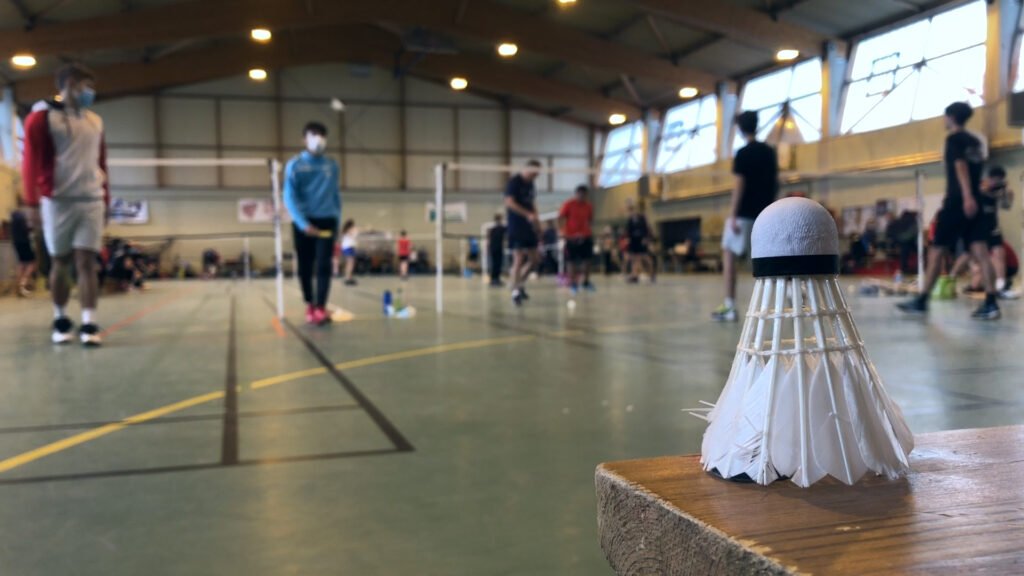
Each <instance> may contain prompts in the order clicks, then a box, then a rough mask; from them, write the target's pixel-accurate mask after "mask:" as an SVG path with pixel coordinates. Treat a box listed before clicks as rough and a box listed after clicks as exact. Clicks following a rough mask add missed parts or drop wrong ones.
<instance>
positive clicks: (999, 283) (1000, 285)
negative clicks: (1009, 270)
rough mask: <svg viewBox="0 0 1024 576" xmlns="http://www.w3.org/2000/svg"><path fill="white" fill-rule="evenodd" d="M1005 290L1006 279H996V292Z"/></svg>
mask: <svg viewBox="0 0 1024 576" xmlns="http://www.w3.org/2000/svg"><path fill="white" fill-rule="evenodd" d="M1003 290H1006V278H996V292H1002V291H1003Z"/></svg>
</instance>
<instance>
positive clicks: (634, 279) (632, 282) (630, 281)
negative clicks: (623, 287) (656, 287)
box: [626, 276, 640, 284]
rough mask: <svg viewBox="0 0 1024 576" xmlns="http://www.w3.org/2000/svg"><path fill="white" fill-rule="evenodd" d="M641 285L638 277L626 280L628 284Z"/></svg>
mask: <svg viewBox="0 0 1024 576" xmlns="http://www.w3.org/2000/svg"><path fill="white" fill-rule="evenodd" d="M639 283H640V279H639V278H637V277H636V276H630V277H629V278H627V279H626V284H639Z"/></svg>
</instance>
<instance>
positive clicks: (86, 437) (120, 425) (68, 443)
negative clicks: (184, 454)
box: [0, 336, 536, 473]
mask: <svg viewBox="0 0 1024 576" xmlns="http://www.w3.org/2000/svg"><path fill="white" fill-rule="evenodd" d="M535 338H536V337H535V336H516V337H512V338H491V339H487V340H472V341H469V342H457V343H455V344H443V345H441V346H431V347H429V348H419V349H415V350H406V351H404V352H394V353H391V354H382V355H379V356H370V357H369V358H362V359H360V360H352V361H349V362H342V363H340V364H335V367H336V368H337V369H339V370H350V369H352V368H361V367H363V366H373V365H375V364H384V363H386V362H394V361H396V360H405V359H408V358H418V357H421V356H430V355H434V354H444V353H447V352H457V351H460V350H473V349H476V348H486V347H488V346H498V345H501V344H514V343H517V342H525V341H527V340H534V339H535ZM326 372H327V369H326V368H311V369H308V370H299V371H297V372H290V373H288V374H281V375H279V376H274V377H271V378H264V379H262V380H256V381H255V382H252V383H251V388H252V389H253V390H258V389H260V388H266V387H268V386H274V385H275V384H283V383H285V382H292V381H294V380H298V379H301V378H306V377H309V376H315V375H318V374H324V373H326ZM223 397H224V392H223V391H218V392H210V393H209V394H203V395H201V396H194V397H192V398H188V399H186V400H182V401H181V402H175V403H174V404H168V405H166V406H162V407H160V408H154V409H153V410H149V411H148V412H142V413H140V414H135V415H134V416H129V417H127V418H125V419H123V420H121V421H119V422H112V423H110V424H104V425H103V426H99V427H97V428H93V429H92V430H86V431H85V432H82V433H80V434H75V435H74V436H69V437H67V438H64V439H62V440H57V441H56V442H51V443H50V444H47V445H45V446H40V447H39V448H36V449H34V450H29V451H28V452H24V453H22V454H18V455H17V456H12V457H11V458H8V459H6V460H0V473H3V472H7V471H8V470H13V469H14V468H18V467H19V466H24V465H25V464H28V463H30V462H34V461H36V460H39V459H41V458H45V457H47V456H50V455H52V454H56V453H58V452H63V451H64V450H68V449H70V448H74V447H75V446H78V445H79V444H84V443H86V442H90V441H92V440H96V439H97V438H102V437H103V436H107V435H108V434H113V433H114V432H117V431H119V430H123V429H125V428H127V427H128V426H131V425H133V424H141V423H143V422H147V421H149V420H155V419H157V418H160V417H163V416H166V415H168V414H171V413H174V412H178V411H180V410H184V409H186V408H191V407H193V406H198V405H199V404H205V403H206V402H211V401H213V400H219V399H221V398H223Z"/></svg>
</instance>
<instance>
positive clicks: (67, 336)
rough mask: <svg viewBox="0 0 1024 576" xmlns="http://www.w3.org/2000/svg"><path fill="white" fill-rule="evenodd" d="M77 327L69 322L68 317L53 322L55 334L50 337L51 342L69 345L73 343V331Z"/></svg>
mask: <svg viewBox="0 0 1024 576" xmlns="http://www.w3.org/2000/svg"><path fill="white" fill-rule="evenodd" d="M74 327H75V325H74V324H72V323H71V320H68V318H67V316H61V317H60V318H57V319H56V320H54V321H53V334H51V335H50V340H51V341H52V342H53V343H54V344H67V343H68V342H71V330H72V329H73V328H74Z"/></svg>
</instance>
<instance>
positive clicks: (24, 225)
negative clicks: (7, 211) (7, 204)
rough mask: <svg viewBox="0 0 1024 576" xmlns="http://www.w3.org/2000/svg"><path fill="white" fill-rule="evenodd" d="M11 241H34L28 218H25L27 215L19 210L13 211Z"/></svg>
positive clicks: (22, 242)
mask: <svg viewBox="0 0 1024 576" xmlns="http://www.w3.org/2000/svg"><path fill="white" fill-rule="evenodd" d="M11 243H12V244H31V243H32V238H31V235H30V234H29V226H28V218H25V215H24V214H22V213H21V211H19V210H15V211H14V212H11Z"/></svg>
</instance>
